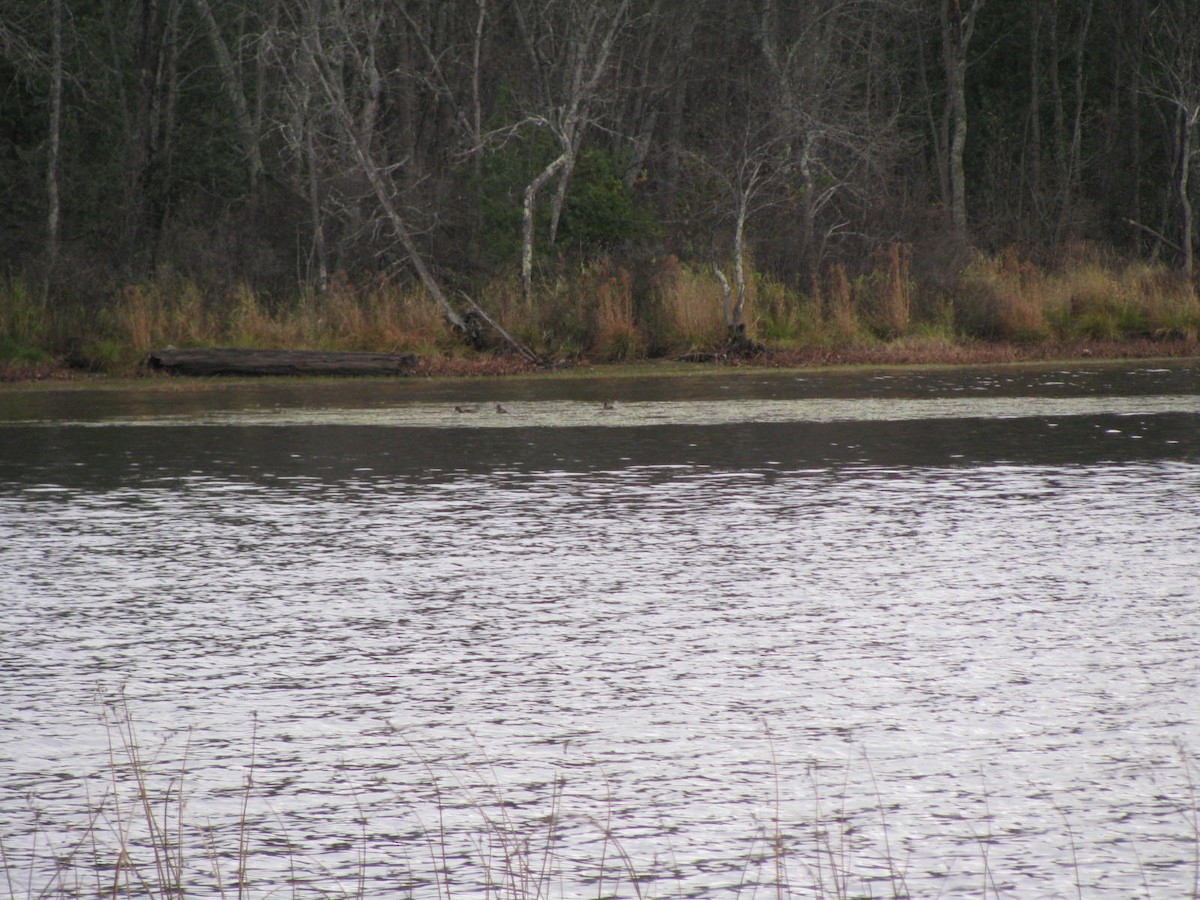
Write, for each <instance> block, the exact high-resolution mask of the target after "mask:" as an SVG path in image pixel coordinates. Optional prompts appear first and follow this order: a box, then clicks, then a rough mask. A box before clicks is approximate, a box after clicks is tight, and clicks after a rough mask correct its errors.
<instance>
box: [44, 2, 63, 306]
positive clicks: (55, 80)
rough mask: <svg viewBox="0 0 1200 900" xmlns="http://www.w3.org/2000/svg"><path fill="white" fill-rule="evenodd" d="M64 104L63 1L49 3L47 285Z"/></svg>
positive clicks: (54, 244) (53, 252)
mask: <svg viewBox="0 0 1200 900" xmlns="http://www.w3.org/2000/svg"><path fill="white" fill-rule="evenodd" d="M62 102H63V8H62V0H50V104H49V105H50V121H49V122H48V123H47V132H48V138H49V140H48V144H49V152H48V153H47V154H46V285H47V287H48V286H49V284H50V281H51V279H52V278H53V275H54V267H55V265H56V264H57V262H58V244H59V238H58V233H59V221H60V215H61V210H60V203H59V189H58V186H59V165H60V157H61V155H62V154H61V150H62Z"/></svg>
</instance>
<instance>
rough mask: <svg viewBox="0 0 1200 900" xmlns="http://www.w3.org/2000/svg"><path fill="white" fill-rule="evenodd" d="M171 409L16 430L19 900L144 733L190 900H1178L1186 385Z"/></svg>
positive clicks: (594, 389) (885, 378) (1191, 870)
mask: <svg viewBox="0 0 1200 900" xmlns="http://www.w3.org/2000/svg"><path fill="white" fill-rule="evenodd" d="M155 388H156V389H154V390H121V391H117V390H103V389H91V390H68V389H64V390H21V389H14V390H7V391H4V392H0V841H2V843H3V846H4V850H5V855H6V857H7V860H8V863H7V866H6V867H5V871H6V872H7V874H6V875H3V874H0V881H3V879H4V878H5V877H7V879H8V881H9V886H10V888H11V889H12V890H13V891H14V892H15V893H16V895H17V896H25V895H26V894H27V893H31V894H34V895H36V894H37V893H38V891H39V890H40V889H42V888H45V887H47V886H52V887H53V886H56V885H57V887H58V889H60V890H62V891H63V892H64V893H66V894H68V895H73V894H76V893H78V894H87V893H91V894H95V893H98V891H97V890H96V884H101V885H103V884H111V882H112V880H113V878H114V875H113V873H112V872H111V870H104V869H103V865H101V866H100V867H99V869H100V871H101V872H102V874H100V875H88V874H86V871H85V874H84V875H80V874H79V871H77V868H78V867H77V866H76V864H75V863H69V864H68V863H66V862H63V858H64V857H65V856H67V855H68V851H69V850H70V848H71V847H72V846H74V844H73V842H78V841H79V840H80V836H81V835H82V834H83V833H84V831H85V830H86V827H87V825H88V823H89V822H90V821H92V819H90V818H89V815H94V814H90V813H89V809H93V810H94V809H95V808H97V807H105V810H106V811H105V812H104V813H103V815H102V817H101V818H100V819H99V820H98V822H97V823H96V828H95V834H96V835H97V837H96V840H97V841H98V842H99V844H100V846H101V848H105V847H110V846H111V845H112V844H113V842H114V840H115V839H114V837H113V835H114V834H115V833H119V832H120V831H121V830H122V828H126V829H131V835H132V838H131V840H133V842H134V843H135V844H136V834H135V833H134V832H136V826H135V825H134V824H131V823H130V821H127V820H125V819H119V818H118V817H117V812H116V810H119V809H121V806H120V802H121V801H118V802H116V803H114V802H113V801H112V799H111V798H106V796H105V791H106V790H112V789H113V785H114V783H115V785H116V788H117V789H118V790H119V791H120V792H121V794H120V796H121V797H123V798H124V801H123V802H126V803H128V802H129V801H130V797H131V794H130V791H131V790H132V787H131V785H130V783H129V780H128V773H127V772H125V770H126V769H127V768H128V767H127V766H125V765H124V762H123V761H124V758H125V750H124V749H123V745H122V741H121V738H120V731H119V724H120V721H121V717H122V716H123V715H125V714H126V713H128V714H131V715H132V717H133V719H134V720H135V722H136V728H137V732H138V743H139V746H140V748H141V750H140V752H141V755H142V758H143V763H144V766H145V768H146V770H147V771H148V772H149V773H150V774H149V775H148V779H149V780H148V785H149V790H151V792H152V793H154V792H158V791H161V790H164V789H165V788H166V787H167V786H168V785H175V784H177V783H178V778H179V776H180V774H181V773H184V774H183V775H182V783H183V795H184V797H185V800H186V808H185V810H184V813H183V818H184V820H185V824H184V825H183V831H184V832H185V833H186V835H188V836H189V837H188V840H195V841H197V842H198V843H199V844H203V845H204V846H208V845H209V844H211V845H212V846H213V848H214V849H213V850H212V853H211V855H212V856H213V857H214V858H213V859H212V860H210V859H208V858H206V856H205V855H204V854H197V855H195V856H194V857H191V858H189V861H188V863H187V864H186V866H185V870H186V871H185V873H184V878H185V880H186V881H187V883H188V884H189V885H192V886H193V889H194V892H195V893H196V894H197V895H206V894H212V893H214V892H215V891H216V887H215V886H214V876H213V869H214V866H215V868H216V869H217V870H219V871H221V872H222V873H224V874H223V876H222V877H223V881H222V884H223V886H224V889H225V890H227V891H228V890H230V889H231V888H230V885H231V884H232V881H233V879H234V878H235V877H236V874H230V873H232V872H234V869H236V862H237V860H236V859H235V858H232V857H234V856H236V846H237V840H238V824H237V823H238V822H239V821H240V820H241V819H243V818H245V819H246V820H247V821H248V822H249V826H250V827H249V828H248V841H249V857H248V864H247V867H246V872H245V873H244V877H245V884H246V888H247V890H248V893H249V895H251V896H268V895H270V896H276V895H280V896H286V895H289V894H290V893H291V892H292V891H293V888H288V889H287V890H283V889H280V886H281V885H282V884H284V883H290V884H293V885H295V887H294V891H295V893H296V895H297V896H329V895H342V894H352V895H353V894H360V895H364V896H372V897H374V896H397V897H403V896H414V897H421V898H425V897H431V898H432V897H437V898H441V897H444V896H454V897H482V896H494V895H498V891H499V888H498V887H496V883H497V882H504V883H505V884H506V885H507V886H508V887H509V888H512V889H513V890H516V889H518V888H520V887H521V884H524V887H525V889H526V891H525V893H526V894H527V895H528V896H533V895H534V893H535V889H540V890H541V895H542V896H555V897H557V896H563V897H575V896H579V897H593V896H597V895H611V896H621V897H631V896H639V895H640V896H646V897H649V896H667V895H669V896H697V897H734V896H738V895H739V892H740V896H750V895H751V894H752V893H753V892H754V890H755V889H756V888H757V890H758V891H759V895H760V896H764V895H768V894H769V895H770V896H776V894H775V887H774V885H776V884H778V883H779V882H780V881H783V882H784V883H785V885H786V888H787V890H786V892H785V893H786V894H788V895H791V896H797V897H799V896H817V895H821V896H843V895H845V893H844V891H846V890H848V891H849V892H850V895H857V896H880V897H884V896H886V897H892V896H897V895H900V896H908V895H911V896H913V897H933V896H939V897H960V896H962V897H966V896H971V897H982V896H989V895H994V894H1005V895H1008V896H1014V897H1035V896H1036V897H1074V896H1077V894H1078V893H1082V895H1083V896H1087V897H1111V898H1127V897H1132V896H1152V897H1163V898H1176V897H1181V896H1195V894H1196V885H1197V881H1196V879H1197V878H1198V877H1200V866H1198V864H1197V853H1198V849H1200V843H1198V827H1197V822H1196V808H1197V800H1196V797H1195V785H1196V784H1197V781H1198V779H1200V773H1198V771H1197V764H1196V762H1195V760H1194V755H1195V754H1197V753H1200V581H1198V579H1197V564H1198V563H1200V368H1197V367H1196V366H1195V365H1194V364H1188V363H1171V364H1161V365H1160V364H1154V365H1148V364H1144V363H1125V364H1118V365H1111V364H1110V365H1099V364H1097V365H1089V366H1072V367H1069V368H1063V367H1020V368H1011V369H1009V368H1006V369H967V370H958V371H951V370H947V371H911V372H908V371H906V372H900V371H890V372H889V371H865V372H855V373H832V374H821V373H803V372H802V373H795V372H787V373H771V374H762V373H741V372H732V373H726V374H720V373H718V374H712V375H704V376H697V377H692V378H656V377H642V378H629V379H619V380H602V379H593V378H589V377H586V376H580V377H573V378H563V379H554V380H548V379H547V380H537V379H528V380H526V379H513V380H484V381H469V382H466V381H464V382H437V383H433V382H417V381H391V382H380V381H366V382H328V383H326V382H317V383H307V384H281V383H262V384H251V385H246V384H237V383H228V384H217V385H214V386H207V387H204V388H202V389H200V388H188V387H184V386H179V387H177V386H176V385H175V383H174V382H168V383H166V386H165V387H164V386H163V384H161V383H157V382H156V383H155ZM603 401H612V406H613V408H612V409H604V408H602V403H603ZM497 404H501V405H502V407H503V409H504V410H505V411H504V412H499V411H497V409H496V405H497ZM456 407H462V408H464V409H470V410H472V411H469V412H467V411H464V412H459V411H457V410H456ZM105 718H107V720H108V725H107V726H106V725H105V722H104V719H105ZM185 756H186V759H184V757H185ZM114 758H115V760H116V768H117V770H118V773H119V774H118V776H117V777H116V780H115V782H114V781H113V779H112V777H111V776H110V771H111V770H112V768H113V765H114V763H113V759H114ZM122 773H123V774H122ZM248 778H249V779H250V786H249V790H248V791H247V790H246V785H247V779H248ZM172 779H175V781H172ZM127 812H128V808H127ZM130 815H132V814H130ZM551 815H553V823H552V824H553V830H554V834H555V842H554V844H553V846H552V848H551V852H550V853H549V854H546V853H545V852H544V843H543V842H544V840H545V836H546V834H547V832H548V830H549V829H550V828H551V823H550V822H549V819H548V817H550V816H551ZM133 818H136V816H134V817H133ZM605 835H607V836H608V837H607V839H606V838H605ZM523 842H524V843H523ZM85 844H86V845H87V848H88V849H87V852H88V853H91V849H90V847H91V843H90V840H89V841H87V842H85ZM231 847H233V849H232V850H231V849H230V848H231ZM773 848H779V852H776V851H775V850H773ZM135 849H137V848H136V847H135ZM146 852H148V851H146ZM102 855H103V854H102ZM56 857H57V858H58V859H59V862H57V863H56V862H55V859H56ZM547 858H548V859H549V862H548V863H545V865H546V871H545V873H544V874H545V876H546V877H545V878H541V877H540V874H543V873H541V867H542V866H543V863H544V861H545V860H546V859H547ZM73 867H75V868H73ZM93 868H96V867H95V866H93ZM83 869H84V870H86V869H87V867H86V866H84V867H83ZM64 872H66V873H67V874H64ZM634 874H636V875H637V876H638V878H639V879H640V881H638V882H637V886H636V887H635V885H634V882H633V881H632V878H631V876H632V875H634ZM618 877H620V878H621V879H622V880H621V881H620V883H619V884H614V881H615V879H617V878H618ZM88 878H92V879H93V881H92V882H89V881H88V880H87V879H88ZM56 879H57V881H56ZM73 879H75V880H73ZM79 879H82V880H79ZM522 879H524V882H522V881H521V880H522ZM489 880H490V881H491V883H492V885H493V886H492V887H490V888H489V887H488V882H489ZM518 882H521V884H518ZM72 885H73V887H72ZM89 886H90V888H89ZM273 890H275V891H276V893H272V891H273ZM0 893H2V891H0ZM508 895H509V894H505V896H508Z"/></svg>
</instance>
